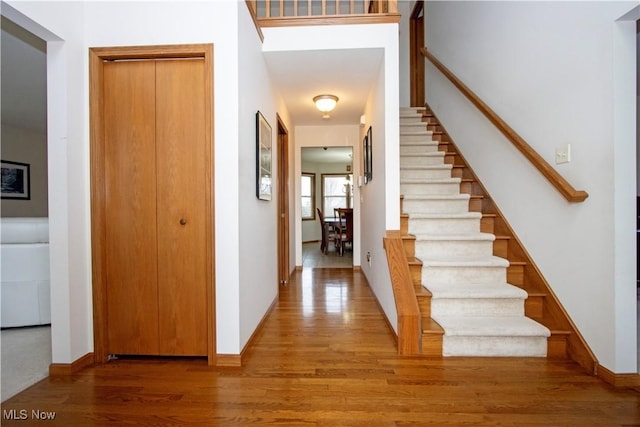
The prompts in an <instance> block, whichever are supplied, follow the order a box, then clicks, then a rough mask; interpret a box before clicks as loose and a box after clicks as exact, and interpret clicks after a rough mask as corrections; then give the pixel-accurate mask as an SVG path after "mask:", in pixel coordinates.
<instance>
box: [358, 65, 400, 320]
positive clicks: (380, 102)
mask: <svg viewBox="0 0 640 427" xmlns="http://www.w3.org/2000/svg"><path fill="white" fill-rule="evenodd" d="M385 80H386V79H385V69H384V67H383V66H382V67H380V73H379V76H378V80H377V82H376V85H375V86H374V87H373V88H372V90H371V93H370V94H369V97H368V99H367V104H366V109H365V115H366V117H367V124H366V125H365V126H364V128H363V130H362V132H361V138H364V133H365V132H367V130H368V129H369V127H371V128H372V130H371V136H372V138H371V139H372V144H373V145H372V147H373V154H372V156H373V165H372V179H371V181H369V182H368V183H367V184H366V185H363V187H362V188H361V191H360V195H361V196H360V203H361V207H360V209H361V211H362V212H363V215H362V232H361V237H362V243H361V248H362V249H361V251H362V255H361V256H362V272H363V273H364V274H365V276H366V277H367V279H368V280H369V284H370V285H371V288H372V290H373V292H374V293H375V295H376V297H377V298H378V301H379V302H380V305H381V306H382V309H383V310H384V312H385V315H386V316H387V319H388V320H389V323H390V324H391V325H392V326H393V328H394V329H395V330H396V331H397V312H396V307H395V299H394V297H393V288H392V287H391V279H390V276H389V268H388V264H387V256H386V253H385V251H384V248H383V246H382V239H383V238H384V236H385V234H386V231H387V230H399V229H400V194H399V189H397V188H396V186H397V185H398V183H399V170H400V168H399V161H400V160H399V159H400V157H399V156H400V155H399V146H398V144H397V139H398V138H399V134H396V135H395V138H393V136H394V135H389V133H388V127H389V125H390V123H389V122H390V121H389V114H390V113H389V112H387V111H386V108H385V105H386V104H387V100H388V99H389V98H388V97H389V93H388V91H386V90H385ZM399 114H400V113H399V110H397V111H396V114H395V116H396V117H398V116H399ZM391 127H393V126H391ZM390 206H397V208H398V209H397V214H396V213H394V215H397V223H393V221H391V220H392V219H393V218H390V217H384V216H382V215H380V214H379V213H380V212H384V211H386V210H388V208H389V207H390ZM368 254H370V257H369V261H367V255H368Z"/></svg>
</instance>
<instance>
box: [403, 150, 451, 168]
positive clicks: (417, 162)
mask: <svg viewBox="0 0 640 427" xmlns="http://www.w3.org/2000/svg"><path fill="white" fill-rule="evenodd" d="M442 164H444V153H443V152H442V151H438V152H434V153H433V154H432V155H421V156H420V155H412V156H400V167H405V166H408V167H412V166H433V165H442Z"/></svg>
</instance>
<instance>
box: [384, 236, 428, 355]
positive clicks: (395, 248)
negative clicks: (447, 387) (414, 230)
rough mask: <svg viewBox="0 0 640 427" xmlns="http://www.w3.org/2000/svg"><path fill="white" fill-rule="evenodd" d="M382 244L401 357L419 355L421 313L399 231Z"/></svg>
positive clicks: (386, 238)
mask: <svg viewBox="0 0 640 427" xmlns="http://www.w3.org/2000/svg"><path fill="white" fill-rule="evenodd" d="M383 242H384V249H385V251H386V254H387V264H388V265H389V274H390V276H391V286H392V288H393V296H394V300H395V303H396V312H397V314H398V354H399V355H403V356H408V355H417V354H420V343H421V314H420V307H418V300H417V299H416V296H415V292H414V290H413V279H412V277H411V271H410V270H409V263H408V261H407V256H406V255H405V251H404V245H403V243H402V234H401V233H400V230H393V231H389V230H388V231H387V233H386V235H385V237H384V238H383Z"/></svg>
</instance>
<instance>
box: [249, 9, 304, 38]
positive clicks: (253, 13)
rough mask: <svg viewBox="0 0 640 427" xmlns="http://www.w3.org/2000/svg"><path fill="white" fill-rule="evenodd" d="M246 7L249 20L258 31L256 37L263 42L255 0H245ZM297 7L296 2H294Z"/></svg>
mask: <svg viewBox="0 0 640 427" xmlns="http://www.w3.org/2000/svg"><path fill="white" fill-rule="evenodd" d="M245 2H246V4H247V7H248V8H249V14H250V15H251V20H252V21H253V25H255V27H256V31H257V32H258V37H260V41H261V42H264V34H262V29H260V24H258V18H257V13H256V9H255V8H256V7H257V6H258V2H257V0H253V1H252V0H245ZM296 7H297V3H296Z"/></svg>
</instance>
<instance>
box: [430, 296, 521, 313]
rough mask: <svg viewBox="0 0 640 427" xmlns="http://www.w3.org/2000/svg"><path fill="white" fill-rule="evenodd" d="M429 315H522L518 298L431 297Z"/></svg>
mask: <svg viewBox="0 0 640 427" xmlns="http://www.w3.org/2000/svg"><path fill="white" fill-rule="evenodd" d="M431 316H433V317H437V316H524V300H523V299H519V298H432V299H431Z"/></svg>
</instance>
